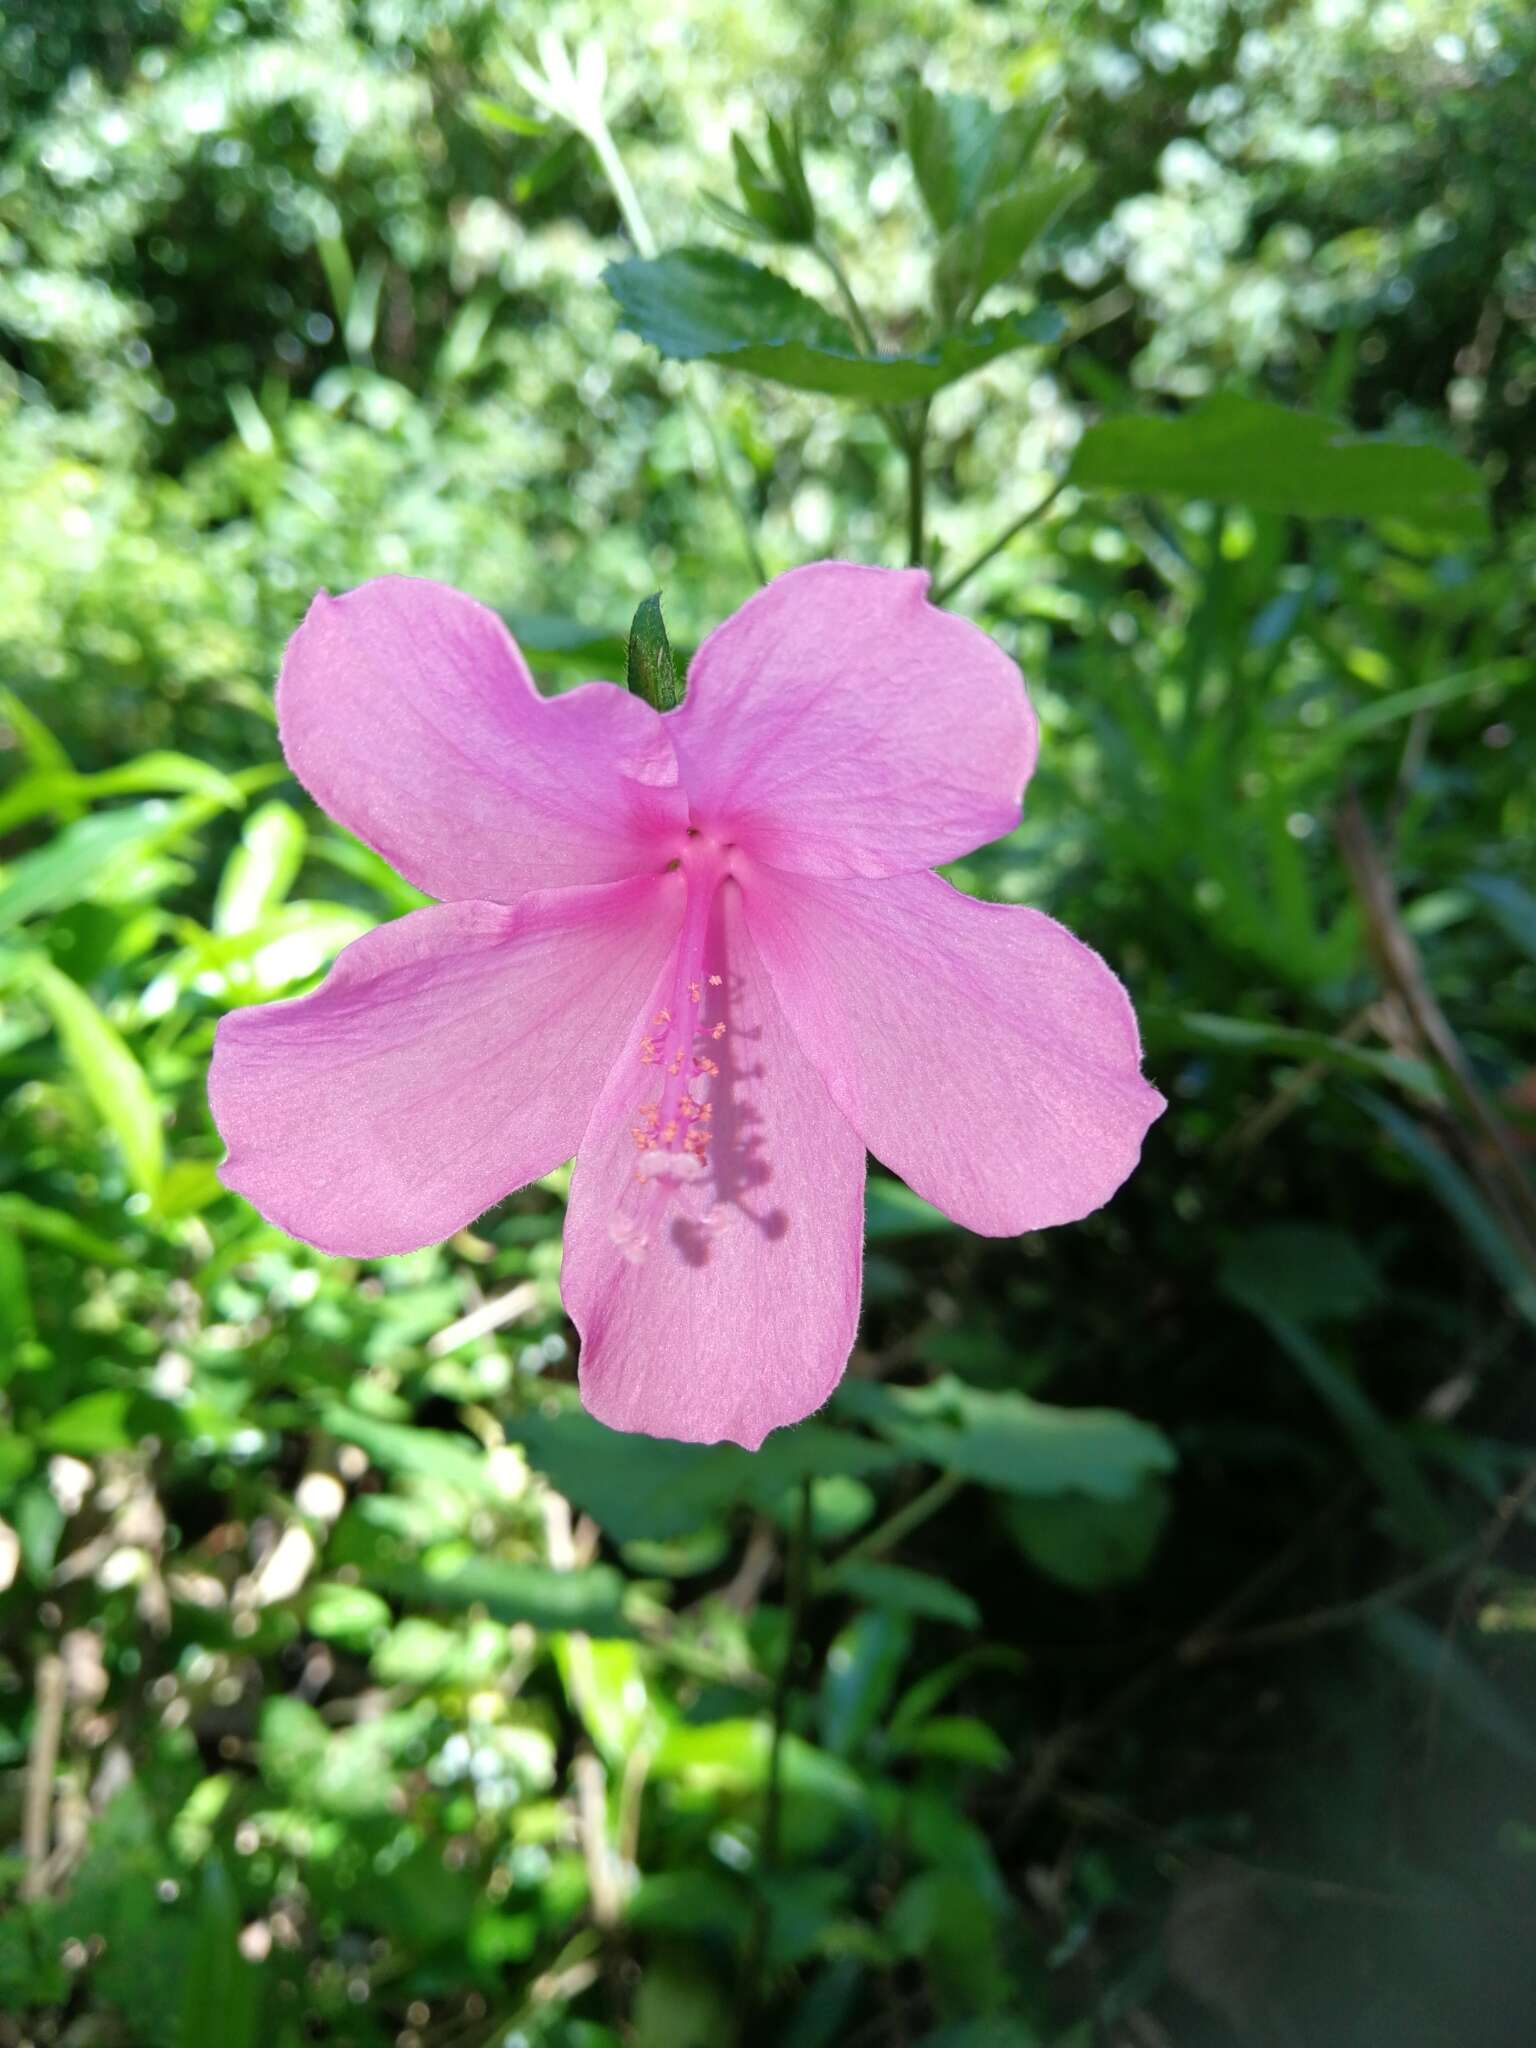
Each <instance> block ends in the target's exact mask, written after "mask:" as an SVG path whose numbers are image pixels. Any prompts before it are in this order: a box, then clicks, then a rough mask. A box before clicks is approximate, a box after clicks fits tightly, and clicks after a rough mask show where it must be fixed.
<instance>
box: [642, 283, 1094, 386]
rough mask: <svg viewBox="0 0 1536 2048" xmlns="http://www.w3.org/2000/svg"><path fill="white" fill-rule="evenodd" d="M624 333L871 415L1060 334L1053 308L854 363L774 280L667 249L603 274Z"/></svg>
mask: <svg viewBox="0 0 1536 2048" xmlns="http://www.w3.org/2000/svg"><path fill="white" fill-rule="evenodd" d="M603 276H604V281H605V282H606V283H607V285H608V288H609V290H610V291H611V292H612V293H613V295H614V297H615V298H616V299H617V300H618V302H619V305H620V307H621V309H622V314H623V322H624V325H625V326H626V327H628V328H629V329H630V330H631V332H632V333H635V334H638V335H639V336H640V337H641V338H642V340H645V341H648V342H650V343H651V344H652V345H653V346H654V347H655V348H657V349H659V350H660V351H661V353H662V354H663V355H664V356H668V357H671V358H672V359H673V360H674V361H677V362H692V361H696V360H698V359H701V358H703V359H707V360H708V361H710V362H717V363H725V364H728V365H729V366H730V367H731V368H732V369H737V370H746V371H749V372H751V373H752V374H753V375H755V376H760V377H768V378H771V379H772V380H773V381H774V382H775V383H779V384H787V385H789V386H790V387H791V388H792V389H794V390H797V391H814V392H819V393H820V394H821V395H822V396H824V397H829V398H850V399H858V400H861V401H864V402H866V403H868V404H870V405H905V404H909V403H911V402H912V401H914V400H918V399H924V398H931V397H932V396H933V395H934V393H935V392H937V391H941V390H943V389H944V387H945V386H946V385H947V384H953V383H955V382H956V381H957V380H958V379H960V378H961V377H966V376H969V375H970V374H971V372H972V371H973V370H979V369H981V368H982V367H983V366H984V365H985V364H987V363H990V362H992V361H994V360H995V359H996V358H997V357H998V356H1002V355H1007V354H1009V353H1010V352H1011V351H1012V350H1014V349H1020V348H1028V347H1037V346H1043V345H1044V344H1046V343H1048V342H1051V341H1054V340H1055V339H1056V338H1057V337H1058V336H1059V335H1060V334H1061V332H1062V326H1063V323H1062V320H1061V316H1060V315H1059V314H1058V313H1057V312H1056V311H1055V310H1054V309H1053V308H1051V307H1048V306H1042V307H1037V308H1036V309H1035V310H1034V311H1033V312H1030V313H1020V314H1012V315H1010V316H1009V317H1008V318H1006V319H1003V320H994V321H988V322H984V323H982V324H980V325H977V326H972V327H966V328H962V329H960V330H959V331H958V332H956V333H954V334H949V335H946V336H944V337H943V339H942V340H940V341H937V342H935V343H934V344H933V345H932V347H930V348H926V349H922V350H918V351H916V352H914V353H911V354H905V355H870V356H866V355H861V354H860V353H859V349H858V345H857V343H856V342H855V341H854V338H853V336H852V334H851V333H850V332H849V330H848V328H847V327H846V326H844V324H843V322H842V321H841V320H839V319H837V318H836V316H835V315H834V314H832V313H829V312H828V311H827V310H826V308H825V307H824V306H821V305H819V304H818V303H817V302H816V301H815V300H814V299H811V298H808V297H807V296H806V295H805V293H804V292H801V291H797V290H796V289H795V287H794V286H793V285H791V284H788V283H786V282H785V280H784V279H783V278H781V277H776V276H775V275H774V274H773V272H772V271H768V270H764V269H762V268H761V267H760V266H759V265H758V264H755V263H748V262H747V261H746V260H745V259H744V258H742V257H739V256H732V255H730V254H728V253H727V252H726V251H724V250H720V249H674V250H672V251H671V252H670V253H669V254H667V255H665V256H658V257H655V258H652V259H650V260H646V259H644V258H639V257H636V258H633V259H631V260H630V261H628V262H625V263H612V264H610V265H609V266H608V268H607V270H606V271H604V273H603Z"/></svg>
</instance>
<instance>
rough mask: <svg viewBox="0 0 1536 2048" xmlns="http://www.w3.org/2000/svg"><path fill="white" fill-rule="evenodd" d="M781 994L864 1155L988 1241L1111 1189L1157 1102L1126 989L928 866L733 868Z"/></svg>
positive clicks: (1077, 946)
mask: <svg viewBox="0 0 1536 2048" xmlns="http://www.w3.org/2000/svg"><path fill="white" fill-rule="evenodd" d="M744 895H745V901H746V906H747V921H748V924H749V926H750V929H751V932H752V936H753V938H754V939H755V940H756V942H757V945H758V947H759V949H760V950H761V952H762V956H763V958H764V960H765V961H766V962H767V966H768V971H769V973H770V975H771V976H772V978H773V983H774V987H775V989H776V990H777V992H778V996H779V1000H780V1002H781V1003H782V1004H783V1005H784V1008H785V1010H786V1012H787V1013H788V1015H789V1018H790V1021H791V1023H792V1024H793V1026H794V1030H795V1034H796V1036H797V1037H798V1038H799V1040H800V1042H801V1044H802V1045H803V1046H804V1047H805V1049H806V1052H807V1054H808V1055H809V1056H810V1058H811V1059H813V1060H814V1061H815V1063H816V1065H817V1066H818V1067H819V1068H820V1069H821V1072H822V1075H823V1077H824V1078H825V1080H826V1083H827V1086H828V1087H829V1088H830V1090H831V1092H832V1097H833V1100H834V1101H835V1102H836V1103H837V1105H838V1107H839V1108H840V1109H841V1110H842V1112H843V1114H844V1115H845V1116H846V1117H847V1118H848V1121H849V1122H850V1123H851V1124H852V1125H853V1127H854V1129H855V1130H856V1131H858V1132H859V1133H860V1134H861V1135H862V1137H863V1138H864V1141H865V1143H866V1144H867V1145H868V1146H869V1149H870V1151H871V1152H873V1153H875V1154H876V1156H877V1157H878V1158H880V1159H882V1160H884V1161H885V1163H886V1165H887V1166H890V1167H892V1168H893V1169H894V1170H895V1171H896V1172H897V1173H899V1174H900V1175H901V1177H902V1179H903V1180H905V1181H906V1182H907V1184H908V1185H909V1186H910V1187H912V1188H915V1189H916V1191H917V1192H918V1193H919V1194H920V1195H923V1196H925V1197H926V1198H927V1199H928V1200H929V1201H930V1202H933V1203H935V1204H937V1206H938V1207H939V1208H941V1209H943V1210H944V1211H945V1213H946V1214H947V1215H950V1216H953V1217H954V1219H955V1221H956V1222H957V1223H963V1224H964V1225H965V1226H966V1228H967V1229H968V1230H976V1231H981V1232H982V1233H984V1234H985V1235H986V1236H989V1237H1010V1236H1013V1235H1014V1234H1015V1233H1016V1232H1019V1231H1024V1230H1039V1229H1042V1228H1044V1227H1045V1226H1046V1225H1047V1224H1051V1223H1071V1222H1074V1221H1075V1220H1076V1219H1077V1218H1078V1217H1080V1216H1086V1215H1087V1214H1088V1213H1089V1211H1090V1210H1093V1209H1097V1208H1098V1207H1099V1206H1100V1205H1101V1204H1102V1203H1104V1202H1107V1201H1108V1200H1109V1198H1110V1196H1111V1195H1112V1194H1113V1193H1114V1191H1115V1189H1116V1188H1117V1187H1119V1185H1120V1183H1121V1182H1122V1181H1123V1180H1124V1179H1125V1178H1126V1176H1127V1175H1128V1174H1129V1173H1130V1171H1131V1169H1132V1168H1133V1167H1134V1166H1135V1164H1136V1161H1137V1158H1138V1156H1139V1154H1140V1150H1141V1141H1142V1138H1143V1136H1144V1135H1145V1133H1146V1130H1147V1127H1148V1126H1149V1125H1150V1124H1151V1123H1152V1121H1153V1120H1154V1118H1156V1117H1158V1116H1159V1115H1161V1113H1162V1111H1163V1109H1164V1107H1165V1104H1164V1102H1163V1098H1162V1097H1161V1096H1160V1095H1159V1094H1158V1092H1157V1090H1156V1089H1155V1088H1152V1087H1150V1086H1149V1085H1148V1083H1147V1082H1146V1081H1144V1080H1143V1079H1142V1077H1141V1046H1140V1041H1139V1039H1138V1036H1137V1031H1136V1019H1135V1016H1134V1014H1133V1013H1132V1010H1131V1005H1130V1001H1129V999H1128V998H1127V996H1126V993H1125V990H1124V989H1123V988H1122V987H1121V985H1120V983H1119V982H1118V981H1117V980H1116V978H1115V976H1114V975H1113V974H1112V973H1111V972H1110V970H1109V969H1108V968H1107V967H1106V966H1105V965H1104V962H1103V961H1102V960H1101V959H1100V958H1099V957H1098V955H1097V954H1096V953H1093V952H1090V951H1089V949H1088V947H1086V946H1085V945H1083V944H1081V942H1080V941H1079V940H1077V939H1075V938H1073V936H1072V934H1071V933H1070V932H1069V931H1067V930H1065V929H1064V928H1063V927H1062V926H1061V925H1059V924H1057V923H1055V921H1054V920H1053V919H1051V918H1049V917H1046V916H1044V915H1043V914H1042V913H1041V912H1040V911H1038V910H1024V909H1020V908H1016V907H1013V906H1010V905H1004V904H996V903H978V902H976V901H974V900H973V899H972V898H970V897H968V896H962V895H961V894H960V893H959V892H958V891H957V890H955V889H952V888H951V887H950V886H949V884H948V883H947V882H944V881H941V880H940V879H939V877H938V876H937V875H901V876H893V877H891V878H889V879H887V880H884V881H879V882H825V881H820V880H815V879H812V878H810V877H804V876H791V875H777V874H775V875H767V874H764V873H763V872H762V871H761V870H755V871H753V872H752V873H751V874H750V876H747V877H744Z"/></svg>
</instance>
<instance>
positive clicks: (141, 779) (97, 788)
mask: <svg viewBox="0 0 1536 2048" xmlns="http://www.w3.org/2000/svg"><path fill="white" fill-rule="evenodd" d="M149 790H187V791H195V792H199V793H201V794H202V795H205V796H210V797H212V798H213V799H214V801H215V803H216V804H217V805H218V806H219V807H220V808H225V807H228V808H230V809H238V808H239V806H240V805H241V804H242V803H243V802H244V800H245V799H244V797H243V795H242V794H241V791H240V786H239V784H238V783H236V782H234V781H232V780H231V778H230V777H229V776H227V775H226V774H224V773H223V771H222V770H221V769H218V768H214V767H212V766H211V765H210V764H209V763H208V762H207V761H199V760H197V759H196V757H195V756H193V755H191V754H177V753H169V752H166V753H151V754H140V755H138V756H137V758H136V759H134V760H132V761H124V762H121V763H120V764H119V765H118V766H117V767H115V768H103V769H102V770H101V771H100V772H99V773H97V774H95V775H78V774H76V773H75V771H74V770H73V769H65V770H54V771H50V772H48V773H44V774H39V775H29V776H27V777H26V779H25V780H24V781H22V782H19V783H17V784H16V786H15V788H14V789H10V790H7V792H6V794H5V796H4V797H3V798H0V832H12V831H14V830H15V829H16V827H17V826H18V825H21V824H24V823H25V822H26V820H27V819H28V818H33V817H37V816H39V815H40V814H41V813H43V812H48V811H52V812H62V813H65V814H66V815H68V814H72V813H73V812H74V811H75V810H76V809H77V808H78V806H80V805H81V804H84V803H88V802H90V801H92V800H94V799H96V798H99V797H104V796H138V795H141V794H143V793H144V792H146V791H149Z"/></svg>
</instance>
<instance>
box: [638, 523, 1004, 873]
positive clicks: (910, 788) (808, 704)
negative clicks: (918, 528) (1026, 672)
mask: <svg viewBox="0 0 1536 2048" xmlns="http://www.w3.org/2000/svg"><path fill="white" fill-rule="evenodd" d="M927 588H928V578H927V575H926V574H925V572H924V571H922V570H920V569H910V570H908V569H902V570H897V569H869V568H858V567H855V566H854V565H853V564H852V563H849V562H817V563H813V564H812V565H811V566H810V567H809V568H805V569H792V570H791V571H790V572H789V574H788V575H786V576H780V577H778V578H777V579H776V580H775V581H774V582H772V583H770V584H769V585H768V587H767V589H766V590H762V591H759V592H758V594H757V596H756V597H754V598H752V599H751V600H750V601H749V602H748V603H746V604H745V605H743V606H742V608H741V610H740V611H739V612H737V613H736V615H735V616H734V617H733V618H730V619H727V620H726V622H725V624H724V625H723V626H721V627H719V628H718V629H717V631H715V632H714V633H712V634H711V635H710V636H709V638H708V639H707V640H706V641H705V642H704V644H703V646H702V647H701V648H700V649H699V651H698V653H697V655H696V656H695V657H694V661H693V666H692V667H691V668H690V670H689V672H688V694H687V696H686V698H685V699H684V702H683V704H682V707H681V709H680V710H677V711H674V712H671V713H669V714H668V716H667V718H666V721H665V722H666V729H667V731H668V732H669V733H670V734H671V737H672V744H673V746H674V747H675V748H676V750H677V758H678V761H679V764H680V765H681V768H682V774H683V781H684V783H685V784H686V785H687V789H688V795H689V799H690V802H691V804H692V807H693V822H694V824H695V825H698V826H701V827H703V828H704V829H705V830H714V831H717V832H718V833H720V834H721V835H722V836H723V837H725V838H727V839H734V840H736V841H737V842H739V843H740V844H741V845H742V846H744V847H745V848H746V849H747V850H748V851H749V852H751V853H753V854H755V855H757V856H758V857H759V858H760V859H762V860H766V861H771V862H773V863H774V864H775V865H776V866H778V867H783V868H788V869H792V870H794V871H795V872H797V873H802V874H813V875H889V874H900V873H903V872H906V871H909V870H911V869H914V868H926V867H932V866H933V865H934V864H935V863H936V862H939V861H945V860H952V859H954V858H955V857H956V856H957V855H959V854H962V853H968V852H969V851H970V850H971V848H972V847H975V846H980V845H983V844H984V843H985V842H986V841H987V840H989V839H996V838H997V837H998V836H999V834H1001V833H1004V832H1009V831H1011V830H1012V829H1013V827H1014V826H1015V825H1016V824H1017V823H1018V821H1019V799H1020V796H1021V795H1022V793H1023V789H1024V784H1025V783H1026V781H1027V780H1028V779H1029V774H1030V770H1031V769H1032V768H1033V766H1034V762H1035V719H1034V714H1033V712H1032V711H1031V710H1030V707H1029V700H1028V698H1027V697H1026V696H1025V694H1024V684H1023V679H1022V678H1021V677H1020V675H1019V672H1018V670H1017V669H1016V668H1015V667H1014V665H1013V663H1012V662H1011V661H1010V660H1009V659H1008V657H1007V655H1006V654H1004V653H1003V651H1002V649H1001V648H1000V647H998V646H997V645H996V643H995V642H994V641H991V640H989V639H988V638H987V636H986V634H985V633H983V632H981V631H980V630H979V629H978V628H977V627H975V626H973V625H972V624H971V623H970V622H969V620H967V619H962V618H958V617H956V616H955V615H954V614H953V613H950V612H941V611H937V610H935V609H934V607H933V606H932V605H930V604H929V603H928V602H927V600H926V598H925V595H924V593H925V591H926V590H927Z"/></svg>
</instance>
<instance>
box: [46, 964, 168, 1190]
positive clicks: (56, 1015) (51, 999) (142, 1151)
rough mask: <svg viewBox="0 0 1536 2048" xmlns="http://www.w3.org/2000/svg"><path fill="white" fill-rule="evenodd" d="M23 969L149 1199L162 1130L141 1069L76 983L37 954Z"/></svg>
mask: <svg viewBox="0 0 1536 2048" xmlns="http://www.w3.org/2000/svg"><path fill="white" fill-rule="evenodd" d="M23 974H24V977H25V979H26V981H27V983H28V984H29V985H30V987H31V988H32V990H33V992H34V994H36V996H37V997H38V999H39V1001H40V1002H42V1004H43V1005H44V1007H45V1008H46V1009H47V1010H48V1012H49V1013H50V1015H51V1016H52V1018H53V1021H54V1026H55V1028H56V1030H57V1031H58V1034H59V1043H60V1045H61V1046H62V1047H63V1050H64V1057H65V1059H66V1060H67V1061H68V1062H69V1065H70V1067H71V1068H72V1069H73V1070H74V1073H75V1076H76V1078H77V1079H78V1080H79V1082H80V1084H81V1086H82V1087H83V1088H84V1090H85V1092H86V1094H87V1095H88V1096H89V1098H90V1101H91V1104H92V1106H93V1108H94V1109H95V1111H96V1114H97V1115H98V1116H99V1117H100V1119H101V1121H102V1122H103V1123H104V1124H105V1125H106V1127H107V1129H108V1130H109V1131H111V1133H112V1135H113V1136H114V1137H115V1138H116V1140H117V1142H118V1144H119V1146H120V1147H121V1149H122V1154H123V1159H124V1163H125V1164H126V1166H127V1168H128V1172H129V1175H130V1177H131V1178H132V1180H133V1183H134V1185H135V1186H136V1187H138V1188H139V1189H141V1190H142V1191H143V1193H145V1194H147V1195H148V1196H149V1197H150V1198H151V1200H153V1198H154V1196H155V1194H156V1193H157V1191H158V1189H159V1186H160V1179H161V1175H162V1174H163V1172H164V1170H165V1134H164V1131H163V1129H162V1127H161V1122H160V1109H159V1105H158V1104H157V1103H156V1101H155V1098H154V1096H153V1095H152V1094H151V1093H150V1087H149V1083H148V1081H146V1080H145V1078H144V1072H143V1069H142V1068H141V1067H140V1065H139V1063H138V1061H137V1060H136V1059H135V1058H134V1056H133V1054H132V1053H131V1052H130V1051H129V1050H128V1047H127V1045H126V1044H125V1043H124V1040H123V1038H122V1035H121V1034H120V1033H119V1031H118V1029H117V1027H116V1026H115V1025H114V1024H110V1023H108V1021H107V1019H106V1018H105V1017H104V1016H103V1015H102V1013H101V1011H100V1010H98V1009H97V1007H96V1005H95V1004H94V1003H93V1002H92V1001H91V999H90V997H89V996H88V995H87V994H86V992H85V990H84V989H83V988H81V987H80V985H79V983H78V982H74V981H71V980H70V978H69V976H68V975H67V974H61V973H60V972H59V970H58V968H57V967H55V966H54V965H53V964H52V962H51V961H48V960H45V959H43V958H42V956H41V955H39V954H31V955H28V956H27V957H26V959H25V961H24V962H23Z"/></svg>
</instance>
